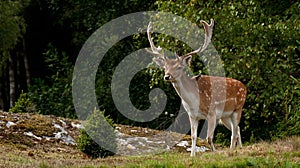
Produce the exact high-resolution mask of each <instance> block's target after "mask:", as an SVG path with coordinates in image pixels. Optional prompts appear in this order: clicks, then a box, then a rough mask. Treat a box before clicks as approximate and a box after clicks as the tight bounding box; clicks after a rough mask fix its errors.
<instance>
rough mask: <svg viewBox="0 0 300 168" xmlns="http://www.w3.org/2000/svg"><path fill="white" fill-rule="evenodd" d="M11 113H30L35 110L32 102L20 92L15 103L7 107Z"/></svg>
mask: <svg viewBox="0 0 300 168" xmlns="http://www.w3.org/2000/svg"><path fill="white" fill-rule="evenodd" d="M9 112H13V113H32V112H35V107H34V105H33V103H32V102H31V101H30V100H29V98H28V96H27V94H26V93H21V94H20V97H19V98H18V101H17V102H16V103H15V105H14V106H13V107H12V108H10V109H9Z"/></svg>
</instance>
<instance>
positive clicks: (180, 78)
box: [147, 19, 247, 156]
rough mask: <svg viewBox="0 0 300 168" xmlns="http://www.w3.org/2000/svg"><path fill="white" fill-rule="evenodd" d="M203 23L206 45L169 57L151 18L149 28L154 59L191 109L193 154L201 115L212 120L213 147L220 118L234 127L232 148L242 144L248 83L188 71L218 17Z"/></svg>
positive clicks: (209, 132)
mask: <svg viewBox="0 0 300 168" xmlns="http://www.w3.org/2000/svg"><path fill="white" fill-rule="evenodd" d="M201 23H202V24H203V27H204V30H205V41H204V44H203V46H200V47H199V48H198V49H197V50H195V51H192V52H190V53H188V54H185V55H182V56H178V55H177V54H175V55H176V58H175V59H170V58H167V57H166V56H165V55H164V54H163V53H161V48H157V47H156V46H155V45H154V43H153V41H152V38H151V33H150V30H151V28H152V25H151V22H150V23H149V25H148V28H147V36H148V40H149V43H150V46H151V52H152V53H153V54H154V55H155V56H156V57H155V59H154V62H155V63H156V64H157V65H158V66H160V67H162V68H163V69H164V72H165V75H164V80H165V81H168V82H171V83H172V85H173V87H174V88H175V90H176V92H177V94H178V95H179V96H180V98H181V101H182V104H183V106H184V108H185V110H186V111H187V113H188V116H189V120H190V126H191V139H192V149H191V156H195V148H196V139H197V129H198V122H199V120H200V119H206V120H207V122H208V130H207V141H208V143H209V145H210V147H211V150H212V151H215V147H214V144H213V134H214V130H215V127H216V121H217V120H219V119H220V120H221V122H222V123H223V124H224V125H225V126H226V127H227V128H228V129H229V130H231V144H230V148H234V147H235V146H236V143H238V145H239V146H240V147H242V141H241V134H240V128H239V126H238V124H239V122H240V119H241V115H242V108H243V106H244V103H245V100H246V94H247V89H246V87H245V85H244V84H242V83H241V82H240V81H238V80H235V79H232V78H226V77H217V76H207V75H198V76H194V77H189V76H188V75H187V74H186V73H185V72H184V70H183V69H184V67H186V66H188V65H189V64H190V62H191V58H192V56H193V55H196V54H198V53H201V52H203V51H204V50H205V49H206V48H207V46H208V45H209V43H210V42H211V37H212V30H213V26H214V20H213V19H211V23H210V24H208V23H207V22H205V21H203V20H201Z"/></svg>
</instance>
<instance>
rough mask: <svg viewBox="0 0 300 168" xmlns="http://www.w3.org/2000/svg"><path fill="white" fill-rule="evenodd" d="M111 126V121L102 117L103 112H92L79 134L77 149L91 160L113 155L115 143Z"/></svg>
mask: <svg viewBox="0 0 300 168" xmlns="http://www.w3.org/2000/svg"><path fill="white" fill-rule="evenodd" d="M112 125H113V121H112V120H111V119H109V118H108V117H104V111H102V112H100V111H99V110H94V112H93V113H92V115H90V116H89V117H88V118H87V121H86V123H85V125H84V126H85V129H84V130H81V132H80V136H79V138H78V141H77V147H78V149H79V150H80V151H82V152H83V153H85V154H87V155H88V156H91V157H92V158H98V157H101V158H103V157H106V156H110V155H114V154H115V153H116V150H117V142H116V134H115V132H114V129H113V127H112Z"/></svg>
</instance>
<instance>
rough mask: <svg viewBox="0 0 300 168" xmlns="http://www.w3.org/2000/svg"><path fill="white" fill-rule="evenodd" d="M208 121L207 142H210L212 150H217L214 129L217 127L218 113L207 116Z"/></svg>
mask: <svg viewBox="0 0 300 168" xmlns="http://www.w3.org/2000/svg"><path fill="white" fill-rule="evenodd" d="M207 123H208V128H207V142H208V143H209V145H210V147H211V150H212V151H215V150H216V149H215V146H214V144H213V136H214V131H215V128H216V115H215V114H211V115H208V116H207Z"/></svg>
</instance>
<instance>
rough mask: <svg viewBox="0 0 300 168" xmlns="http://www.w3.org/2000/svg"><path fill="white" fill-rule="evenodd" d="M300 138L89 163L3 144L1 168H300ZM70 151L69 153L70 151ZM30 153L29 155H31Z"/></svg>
mask: <svg viewBox="0 0 300 168" xmlns="http://www.w3.org/2000/svg"><path fill="white" fill-rule="evenodd" d="M299 144H300V137H290V138H286V139H282V140H277V141H274V142H271V143H267V142H260V143H255V144H251V145H248V146H244V147H243V148H241V149H234V150H230V149H222V150H219V151H217V152H206V153H197V154H196V157H190V156H189V153H188V152H164V153H157V154H151V155H143V156H112V157H108V158H104V159H100V158H99V159H90V158H88V157H86V156H85V155H84V154H82V153H80V152H76V151H75V150H74V151H71V150H72V149H71V148H70V149H67V150H61V151H60V150H53V151H47V152H45V151H42V148H40V149H38V150H35V149H32V150H31V151H30V152H29V151H28V149H27V150H20V149H19V148H17V147H15V146H13V145H11V144H8V143H5V144H0V153H1V155H0V167H39V168H48V167H66V168H73V167H82V168H96V167H129V168H144V167H146V168H147V167H149V168H153V167H154V168H156V167H157V168H164V167H175V168H176V167H177V168H183V167H195V168H198V167H205V168H206V167H209V168H210V167H211V168H213V167H288V168H289V167H299V164H300V145H299ZM68 150H69V151H68ZM29 153H30V154H29Z"/></svg>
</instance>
